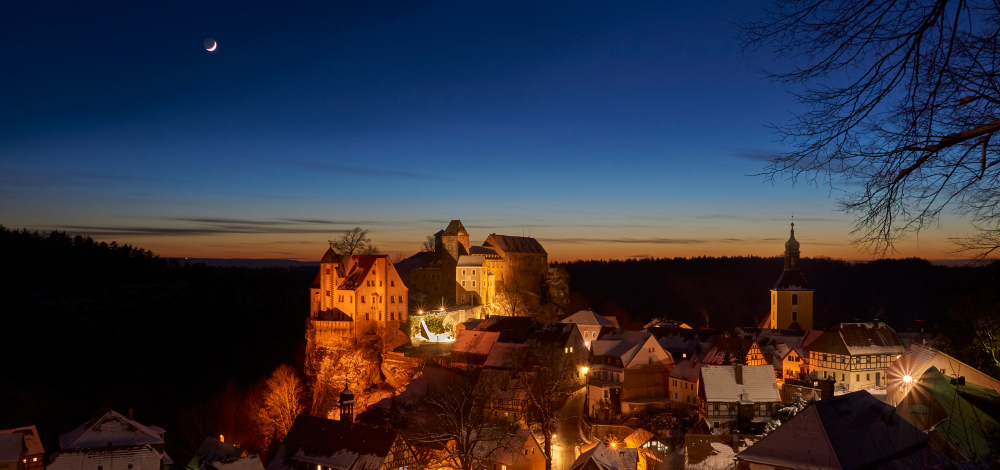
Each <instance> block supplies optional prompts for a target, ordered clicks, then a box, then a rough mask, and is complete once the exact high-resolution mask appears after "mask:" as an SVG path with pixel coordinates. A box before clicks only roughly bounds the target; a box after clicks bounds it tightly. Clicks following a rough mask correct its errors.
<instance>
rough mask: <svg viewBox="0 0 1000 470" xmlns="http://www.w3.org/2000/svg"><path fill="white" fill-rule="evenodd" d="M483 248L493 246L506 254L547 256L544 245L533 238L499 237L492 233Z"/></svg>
mask: <svg viewBox="0 0 1000 470" xmlns="http://www.w3.org/2000/svg"><path fill="white" fill-rule="evenodd" d="M483 246H492V247H494V248H497V249H499V250H500V251H503V252H505V253H529V254H541V255H547V254H548V253H546V252H545V248H542V244H541V243H538V240H535V239H534V238H531V237H515V236H512V235H497V234H495V233H491V234H490V236H489V237H487V238H486V241H485V242H483Z"/></svg>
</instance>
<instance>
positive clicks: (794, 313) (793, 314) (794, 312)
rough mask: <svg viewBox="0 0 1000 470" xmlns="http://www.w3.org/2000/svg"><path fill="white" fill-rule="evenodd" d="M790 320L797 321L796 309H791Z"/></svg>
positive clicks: (797, 313)
mask: <svg viewBox="0 0 1000 470" xmlns="http://www.w3.org/2000/svg"><path fill="white" fill-rule="evenodd" d="M792 321H799V312H798V310H792Z"/></svg>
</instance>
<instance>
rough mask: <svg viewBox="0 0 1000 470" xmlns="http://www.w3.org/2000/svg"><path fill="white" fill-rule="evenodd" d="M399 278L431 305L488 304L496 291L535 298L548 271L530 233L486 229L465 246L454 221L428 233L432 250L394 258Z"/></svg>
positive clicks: (544, 256)
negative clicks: (431, 236)
mask: <svg viewBox="0 0 1000 470" xmlns="http://www.w3.org/2000/svg"><path fill="white" fill-rule="evenodd" d="M398 267H399V271H400V273H401V275H402V277H403V280H404V282H405V283H406V285H407V286H409V288H410V289H411V290H413V291H414V293H415V294H419V295H421V296H422V297H425V298H426V301H427V302H428V303H429V304H431V305H433V306H436V305H437V304H438V303H440V304H442V306H447V305H465V304H468V305H473V306H474V305H484V304H485V305H489V304H490V303H492V302H493V301H494V299H495V298H496V296H497V293H498V292H502V291H503V289H505V288H516V289H518V290H522V291H525V292H528V293H531V294H532V295H534V296H536V297H538V296H540V295H541V291H542V283H543V281H544V278H545V274H546V273H547V272H548V268H549V262H548V253H546V252H545V249H544V248H542V245H541V243H538V240H535V239H534V238H530V237H516V236H510V235H497V234H495V233H492V234H490V235H489V236H488V237H487V238H486V241H484V242H483V245H482V246H471V243H470V241H469V232H468V231H466V230H465V226H464V225H462V221H460V220H452V221H451V223H449V224H448V227H447V228H445V229H444V230H441V231H439V232H437V233H435V234H434V251H426V252H421V253H417V254H415V255H413V256H411V257H409V258H407V259H405V260H403V261H401V262H400V263H399V266H398Z"/></svg>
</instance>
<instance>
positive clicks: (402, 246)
mask: <svg viewBox="0 0 1000 470" xmlns="http://www.w3.org/2000/svg"><path fill="white" fill-rule="evenodd" d="M98 3H99V4H98ZM761 6H762V4H760V3H756V2H751V1H726V2H624V3H623V2H579V1H577V2H565V3H557V2H523V3H518V2H495V3H485V2H431V3H424V2H415V1H407V2H400V3H385V2H349V3H333V2H317V3H315V4H308V5H299V6H294V7H293V6H292V5H291V4H290V3H288V2H245V1H243V2H219V1H203V2H196V3H181V2H122V3H120V4H114V3H111V2H97V3H94V2H65V3H57V2H4V3H3V4H2V5H0V60H2V64H3V67H2V73H0V89H2V91H0V223H2V224H3V225H5V226H7V227H11V228H22V227H25V228H29V229H37V230H53V229H57V230H65V231H68V232H70V233H72V234H84V235H92V236H94V237H95V238H98V239H101V240H107V241H110V240H117V241H118V242H119V243H131V244H135V245H138V246H142V247H144V248H148V249H152V250H153V251H155V252H156V253H158V254H161V255H165V256H178V257H220V258H235V257H249V258H292V259H302V260H315V259H318V258H319V257H320V256H321V255H322V253H323V251H324V250H325V246H326V243H325V241H326V240H327V239H329V238H331V237H332V236H335V235H336V232H337V231H338V230H342V229H345V228H350V227H353V226H355V225H360V226H362V227H365V228H369V229H371V235H372V237H373V238H374V241H375V243H376V244H377V245H378V246H379V247H380V248H381V249H382V250H383V251H385V252H393V251H404V252H408V253H410V252H415V251H416V250H417V249H418V247H419V245H420V243H421V242H422V240H423V238H424V236H425V235H427V234H431V233H433V232H435V231H437V230H439V229H440V228H441V227H442V226H441V221H444V223H445V224H447V221H448V220H451V219H455V218H458V219H461V220H462V221H463V222H464V223H465V226H466V227H467V228H468V229H469V231H470V232H471V237H472V241H473V243H476V244H479V243H482V240H484V239H485V238H486V236H487V235H489V234H490V233H492V232H496V233H501V234H509V235H521V234H522V231H523V233H524V234H525V235H527V234H528V233H529V230H530V234H531V236H533V237H535V238H538V239H539V240H540V241H541V242H542V243H543V244H544V246H545V248H546V249H547V250H548V252H549V253H550V259H552V260H571V259H576V258H584V259H587V258H623V257H628V256H695V255H747V254H754V255H765V256H770V255H777V254H779V253H780V252H781V250H782V243H783V242H784V240H785V239H787V237H788V223H789V222H791V220H792V219H791V216H792V215H793V214H794V216H795V219H794V220H795V222H796V227H797V238H798V239H799V240H800V241H801V242H802V252H803V256H819V255H826V256H832V257H836V258H846V259H867V258H870V255H869V254H866V253H864V252H860V251H858V250H857V249H856V248H854V247H853V246H851V245H850V239H851V235H850V231H851V228H852V225H851V220H852V219H851V217H850V216H848V215H845V214H844V213H842V212H838V211H837V210H836V209H837V203H836V202H837V201H836V200H837V197H838V196H839V194H841V193H840V190H838V189H831V188H830V187H829V186H824V185H820V186H818V187H817V186H815V185H813V186H810V185H808V184H805V183H804V182H800V183H799V184H797V185H792V184H791V183H790V182H787V181H779V182H777V183H775V184H771V183H769V182H766V181H765V180H764V178H763V177H761V176H753V175H754V174H755V173H758V172H760V171H761V170H762V169H763V167H764V165H765V161H764V160H763V159H764V158H765V157H766V156H767V155H769V154H770V153H773V152H777V151H781V149H782V147H781V145H780V144H779V143H777V142H775V138H776V137H775V136H774V135H773V134H772V133H771V131H770V130H769V129H768V128H767V127H766V125H767V124H768V123H770V122H778V123H784V122H786V121H787V119H788V118H789V117H790V116H791V114H790V112H791V111H794V110H796V109H797V108H796V104H795V103H794V101H793V99H792V97H791V96H790V95H789V94H788V93H787V92H786V90H784V89H783V88H781V87H780V86H779V85H777V84H774V83H771V82H769V81H767V80H765V79H764V78H763V77H762V75H761V73H760V72H761V70H762V69H763V68H775V67H782V66H787V65H789V64H787V63H783V62H776V61H775V60H774V56H773V54H772V53H771V52H770V51H759V52H754V53H746V54H744V53H741V51H740V48H739V44H738V43H737V41H736V38H735V36H736V31H735V30H734V28H733V26H732V22H734V21H740V20H748V19H753V18H755V17H757V16H758V12H759V8H760V7H761ZM206 38H214V39H215V40H217V41H218V45H219V46H218V50H217V51H216V52H215V53H209V52H207V51H206V50H205V48H204V45H203V44H204V41H205V40H206ZM966 230H967V226H966V225H965V224H964V223H963V222H962V221H960V220H952V219H948V220H945V221H944V224H943V226H942V227H940V228H937V229H934V230H931V231H927V232H925V233H922V234H921V235H920V237H919V239H917V238H914V239H912V240H909V241H908V242H906V243H903V244H901V245H900V246H899V249H900V253H898V256H923V257H927V258H932V259H938V258H946V257H948V255H947V254H946V253H945V251H946V250H948V249H949V246H948V245H947V243H946V239H947V237H949V236H959V235H964V234H965V232H966Z"/></svg>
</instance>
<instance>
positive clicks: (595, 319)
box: [562, 310, 618, 328]
mask: <svg viewBox="0 0 1000 470" xmlns="http://www.w3.org/2000/svg"><path fill="white" fill-rule="evenodd" d="M562 323H575V324H577V325H584V326H613V327H616V328H617V327H618V319H617V318H615V317H605V316H604V315H598V314H596V313H594V312H592V311H590V310H580V311H579V312H576V313H574V314H572V315H570V316H568V317H566V318H563V319H562Z"/></svg>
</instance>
